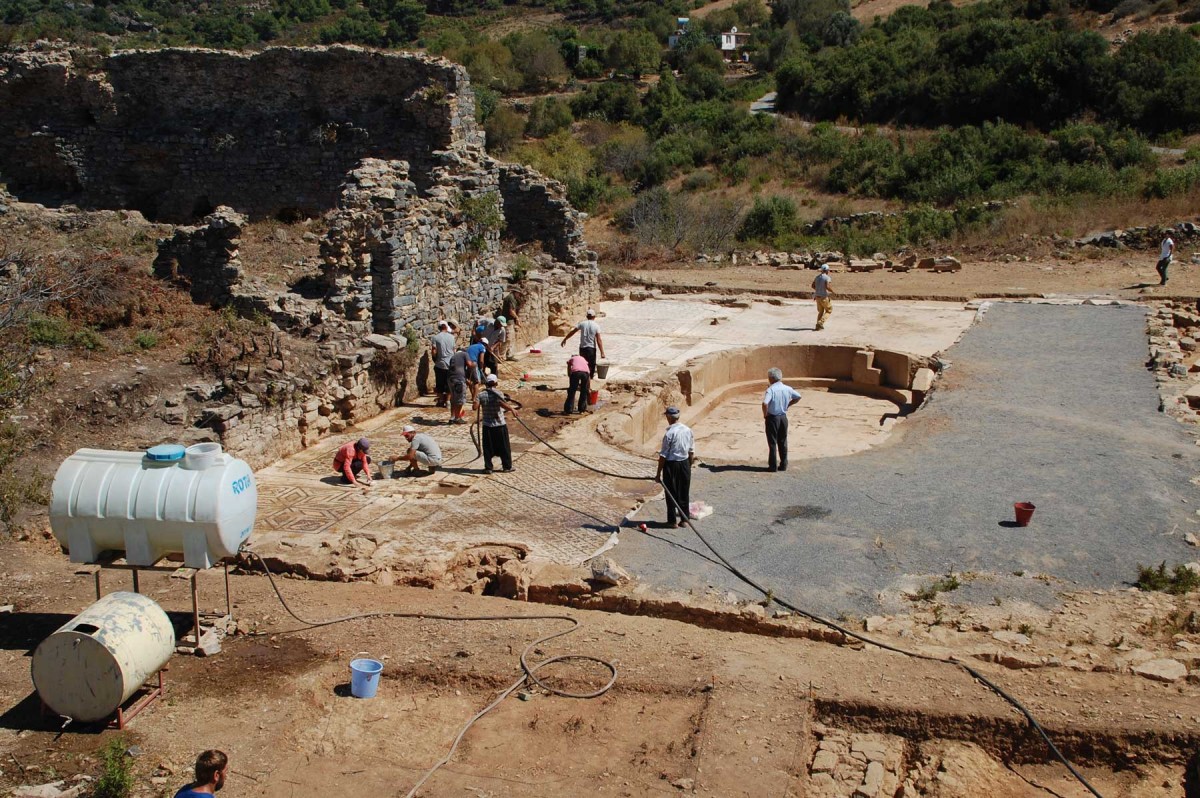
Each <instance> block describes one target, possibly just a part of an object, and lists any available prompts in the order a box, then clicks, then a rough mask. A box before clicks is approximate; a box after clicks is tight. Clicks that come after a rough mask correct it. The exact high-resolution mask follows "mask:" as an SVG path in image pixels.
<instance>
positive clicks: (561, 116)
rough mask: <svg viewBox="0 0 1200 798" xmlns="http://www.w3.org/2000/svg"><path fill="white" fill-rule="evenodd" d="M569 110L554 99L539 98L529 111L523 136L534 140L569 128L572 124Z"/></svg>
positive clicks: (572, 120)
mask: <svg viewBox="0 0 1200 798" xmlns="http://www.w3.org/2000/svg"><path fill="white" fill-rule="evenodd" d="M574 121H575V119H574V117H572V116H571V108H570V106H568V105H567V104H566V103H565V102H563V101H562V100H558V99H556V98H554V97H539V98H538V99H536V100H534V102H533V105H532V106H531V107H530V109H529V121H528V122H527V123H526V124H525V135H526V136H532V137H533V138H536V139H541V138H545V137H546V136H549V135H550V134H551V133H556V132H558V131H559V130H563V129H565V128H569V127H570V126H571V123H572V122H574Z"/></svg>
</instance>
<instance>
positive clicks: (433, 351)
mask: <svg viewBox="0 0 1200 798" xmlns="http://www.w3.org/2000/svg"><path fill="white" fill-rule="evenodd" d="M453 354H454V334H453V333H451V332H450V324H449V322H445V321H439V322H438V332H437V335H435V336H433V337H432V338H430V339H429V359H430V360H431V361H432V362H433V378H434V379H433V381H434V391H435V392H436V393H437V406H438V407H445V406H446V399H447V398H449V396H450V356H451V355H453Z"/></svg>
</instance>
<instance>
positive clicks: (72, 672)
mask: <svg viewBox="0 0 1200 798" xmlns="http://www.w3.org/2000/svg"><path fill="white" fill-rule="evenodd" d="M174 650H175V630H174V629H173V628H172V627H171V621H170V619H168V618H167V614H166V613H165V612H163V610H162V607H159V606H158V604H156V603H155V602H154V600H153V599H150V598H146V597H145V596H143V595H141V594H139V593H109V594H108V595H107V596H105V597H104V598H102V599H100V600H99V601H97V602H96V603H95V604H93V605H92V606H90V607H88V608H87V609H86V610H84V611H83V612H81V613H79V614H78V615H76V616H75V617H74V618H72V619H71V620H70V621H68V622H67V623H66V624H64V625H63V626H62V627H61V628H60V629H58V631H56V632H54V633H53V634H52V635H50V636H49V637H47V638H46V639H45V640H43V641H42V642H41V643H39V644H38V647H37V648H36V649H35V650H34V652H33V664H32V665H31V671H32V675H33V686H34V688H35V689H36V690H37V691H38V695H39V696H41V698H42V700H43V701H45V702H46V706H48V707H50V709H52V710H54V711H55V712H56V713H58V714H59V715H65V716H67V717H68V718H73V719H74V720H77V721H83V722H91V721H97V720H103V719H104V718H107V717H108V716H110V715H111V714H112V713H114V712H116V711H117V707H119V706H121V704H123V703H125V701H126V700H128V699H129V697H130V696H131V695H133V693H134V691H135V690H137V689H138V688H139V687H141V686H142V684H144V683H145V681H146V680H147V679H149V678H150V677H151V676H152V675H153V674H154V673H155V672H156V671H158V669H159V668H161V667H162V666H163V665H165V664H166V663H167V660H169V659H170V658H171V654H172V652H174Z"/></svg>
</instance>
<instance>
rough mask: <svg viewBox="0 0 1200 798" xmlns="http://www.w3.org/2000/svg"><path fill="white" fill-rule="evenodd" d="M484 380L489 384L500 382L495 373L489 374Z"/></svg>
mask: <svg viewBox="0 0 1200 798" xmlns="http://www.w3.org/2000/svg"><path fill="white" fill-rule="evenodd" d="M484 382H486V383H487V384H488V385H495V384H496V383H498V382H500V379H499V378H498V377H497V376H496V375H495V374H489V375H487V379H485V380H484Z"/></svg>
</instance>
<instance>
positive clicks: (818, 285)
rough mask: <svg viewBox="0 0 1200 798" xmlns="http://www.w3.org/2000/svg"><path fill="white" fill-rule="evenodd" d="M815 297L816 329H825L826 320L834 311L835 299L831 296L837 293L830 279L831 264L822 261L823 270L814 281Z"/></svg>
mask: <svg viewBox="0 0 1200 798" xmlns="http://www.w3.org/2000/svg"><path fill="white" fill-rule="evenodd" d="M812 289H813V298H814V299H816V300H817V326H816V327H815V328H814V329H817V330H823V329H825V320H826V319H827V318H829V314H830V313H833V300H831V299H830V298H829V297H830V295H831V294H835V293H837V292H836V291H834V290H833V285H832V284H831V283H830V280H829V264H828V263H822V264H821V271H820V272H818V273H817V276H816V277H815V278H813V281H812Z"/></svg>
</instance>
